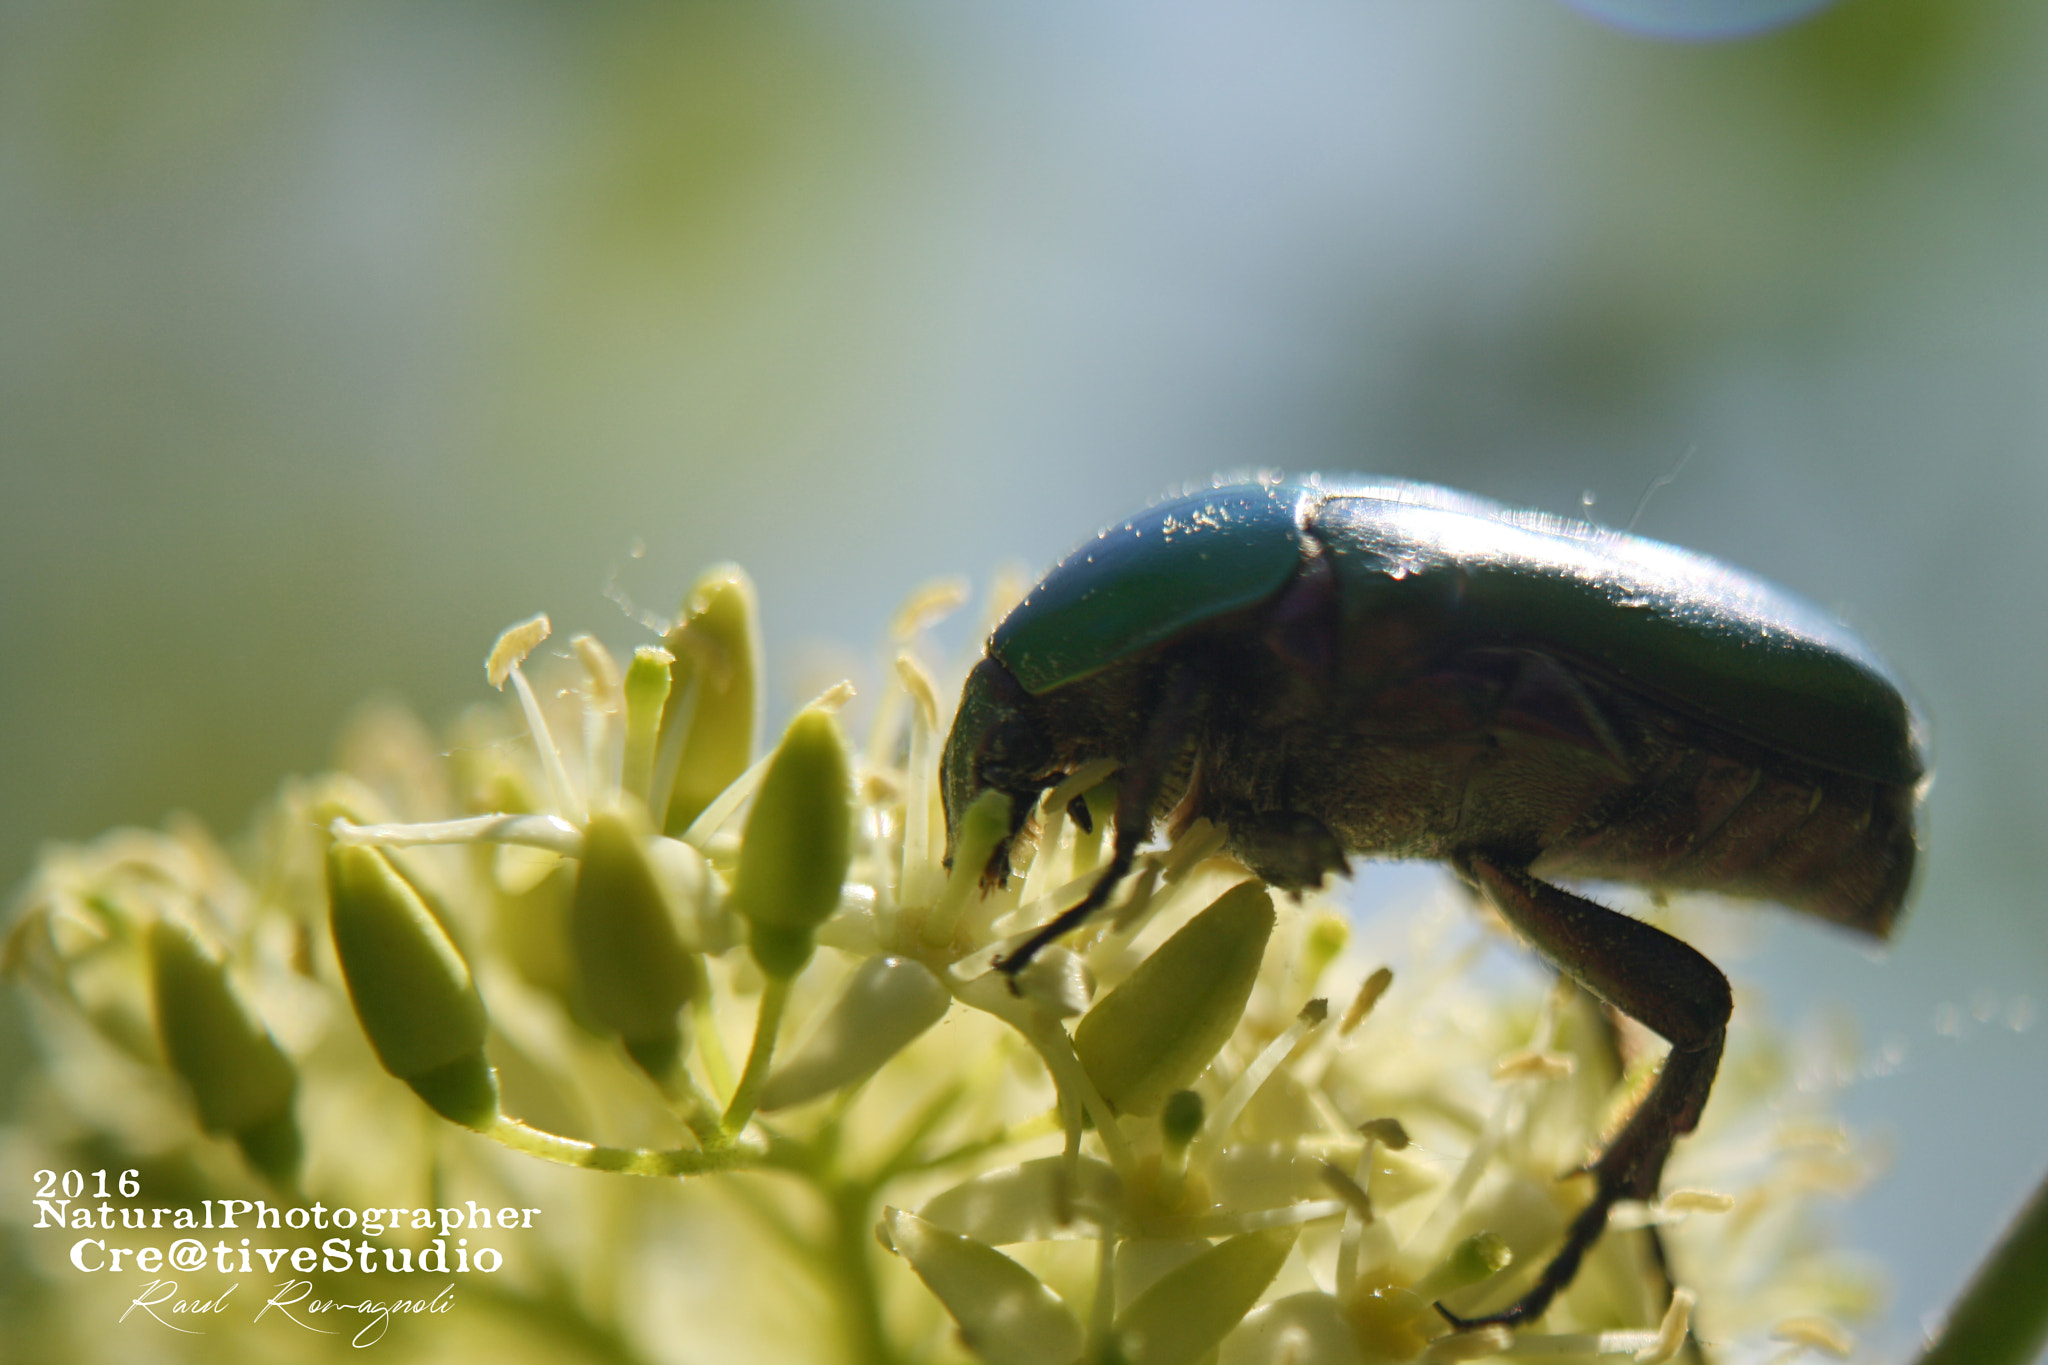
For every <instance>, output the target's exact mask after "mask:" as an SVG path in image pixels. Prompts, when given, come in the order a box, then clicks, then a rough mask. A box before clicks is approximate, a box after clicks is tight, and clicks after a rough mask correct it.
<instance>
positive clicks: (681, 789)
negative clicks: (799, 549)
mask: <svg viewBox="0 0 2048 1365" xmlns="http://www.w3.org/2000/svg"><path fill="white" fill-rule="evenodd" d="M663 643H664V644H666V645H667V646H668V652H669V653H670V654H672V655H673V656H675V662H674V663H673V664H672V665H670V679H671V681H670V685H669V694H668V704H667V708H666V709H665V710H664V712H663V714H662V723H661V747H662V749H663V750H664V751H668V750H669V748H670V746H671V745H679V746H680V749H679V753H680V757H679V760H678V762H677V764H676V768H675V780H674V782H673V783H672V784H671V785H670V787H669V790H668V792H667V797H668V801H667V813H666V815H665V816H664V817H663V831H664V832H665V833H668V834H671V835H676V834H681V833H682V832H683V831H684V830H686V829H688V828H689V827H690V822H691V821H692V820H695V819H696V818H697V816H698V815H699V814H700V813H701V812H702V811H703V809H704V808H705V807H706V806H708V805H710V804H711V801H712V798H713V797H715V796H717V795H718V794H719V793H720V792H722V791H724V790H725V789H726V788H727V787H729V786H731V785H732V783H733V780H734V779H736V778H737V777H739V775H740V774H741V773H743V772H745V771H746V770H747V765H748V764H749V763H751V762H752V761H753V756H754V735H755V734H756V732H758V731H759V730H760V728H761V683H760V676H761V622H760V612H759V610H758V609H757V608H756V606H755V604H754V584H753V580H752V579H750V578H748V577H747V575H746V572H745V571H744V570H743V569H741V568H740V567H739V566H738V565H736V564H720V565H718V566H716V567H714V568H711V569H708V570H706V571H705V572H704V574H703V576H702V577H700V578H698V580H697V582H696V585H695V586H694V587H692V588H691V589H690V596H689V600H688V602H687V603H686V604H685V606H684V608H683V619H682V621H681V622H680V623H678V624H677V626H676V627H675V629H673V630H671V631H670V632H669V633H668V638H667V639H666V640H665V641H664V642H663ZM678 725H686V726H688V729H687V731H686V732H684V733H683V734H681V735H677V734H674V733H673V731H674V730H675V728H676V727H677V726H678ZM658 771H659V770H657V772H658ZM649 804H650V805H651V806H653V808H654V809H656V810H660V809H661V808H662V806H661V802H660V800H659V798H658V797H657V798H656V800H655V801H653V802H650V803H649Z"/></svg>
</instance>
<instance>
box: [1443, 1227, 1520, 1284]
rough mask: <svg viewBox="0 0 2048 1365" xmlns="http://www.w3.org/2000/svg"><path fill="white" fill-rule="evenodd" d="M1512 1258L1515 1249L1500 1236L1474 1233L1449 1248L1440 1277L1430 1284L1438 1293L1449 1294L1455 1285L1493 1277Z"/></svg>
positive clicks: (1512, 1261) (1510, 1263) (1507, 1265)
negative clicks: (1512, 1249) (1448, 1255)
mask: <svg viewBox="0 0 2048 1365" xmlns="http://www.w3.org/2000/svg"><path fill="white" fill-rule="evenodd" d="M1514 1260H1515V1253H1514V1252H1513V1251H1511V1250H1509V1248H1508V1244H1507V1243H1506V1242H1504V1241H1502V1240H1501V1239H1500V1238H1499V1237H1497V1236H1495V1235H1494V1234H1493V1233H1491V1232H1481V1233H1475V1234H1474V1235H1472V1236H1470V1237H1467V1238H1466V1239H1465V1240H1464V1241H1462V1242H1460V1243H1458V1245H1457V1246H1456V1247H1454V1248H1453V1249H1452V1250H1451V1254H1450V1257H1449V1258H1448V1259H1447V1260H1445V1262H1444V1265H1443V1269H1442V1271H1441V1272H1440V1274H1441V1276H1442V1279H1441V1281H1440V1282H1438V1283H1435V1284H1432V1285H1431V1286H1430V1288H1432V1289H1435V1290H1436V1291H1437V1292H1438V1293H1440V1294H1448V1293H1450V1292H1451V1291H1452V1290H1454V1289H1463V1288H1465V1287H1466V1286H1468V1285H1475V1284H1478V1283H1479V1282H1480V1281H1481V1280H1489V1279H1492V1278H1493V1277H1494V1276H1495V1275H1498V1274H1500V1272H1501V1271H1503V1270H1506V1269H1507V1268H1508V1267H1509V1266H1510V1265H1512V1264H1514ZM1432 1278H1435V1277H1432Z"/></svg>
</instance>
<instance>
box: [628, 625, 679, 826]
mask: <svg viewBox="0 0 2048 1365" xmlns="http://www.w3.org/2000/svg"><path fill="white" fill-rule="evenodd" d="M674 664H675V656H674V655H672V654H670V653H669V652H668V651H667V650H665V649H662V648H660V647H659V646H657V645H642V646H640V648H638V649H636V650H634V651H633V662H632V663H630V664H628V665H627V666H626V682H625V694H626V743H625V751H624V757H623V761H622V764H621V768H620V773H619V785H620V786H621V787H622V788H624V789H625V791H626V792H628V793H629V794H631V795H632V796H634V797H637V798H638V799H639V800H642V801H645V800H647V799H648V796H649V787H650V785H651V784H652V782H653V780H654V756H655V754H656V752H657V749H656V746H657V745H658V744H659V743H660V741H661V713H662V712H663V711H664V710H665V709H667V707H668V694H669V686H670V683H671V680H672V673H671V669H672V667H673V665H674Z"/></svg>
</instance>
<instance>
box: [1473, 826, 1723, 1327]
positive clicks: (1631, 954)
mask: <svg viewBox="0 0 2048 1365" xmlns="http://www.w3.org/2000/svg"><path fill="white" fill-rule="evenodd" d="M1458 862H1459V864H1460V865H1461V867H1462V868H1463V870H1464V872H1465V875H1466V876H1468V877H1469V878H1471V880H1472V881H1473V882H1474V883H1475V884H1477V886H1478V887H1479V889H1480V890H1481V891H1483V892H1485V893H1486V897H1487V899H1488V900H1490V901H1492V902H1493V904H1494V906H1495V907H1496V908H1498V909H1499V910H1500V912H1501V914H1502V915H1504V916H1505V917H1506V918H1507V920H1508V922H1509V923H1510V924H1512V925H1514V926H1515V928H1516V929H1517V930H1518V931H1520V932H1521V934H1522V935H1523V936H1524V937H1525V938H1527V939H1528V940H1529V942H1530V944H1531V945H1532V946H1533V947H1534V948H1535V949H1536V951H1537V952H1539V953H1541V954H1542V955H1543V956H1544V957H1545V958H1547V959H1549V961H1550V962H1551V964H1552V965H1554V966H1555V967H1556V968H1557V969H1558V970H1559V971H1561V972H1563V973H1565V975H1567V976H1569V977H1571V978H1572V980H1574V981H1576V982H1577V983H1578V984H1579V985H1581V986H1583V987H1585V988H1586V989H1587V990H1588V991H1590V992H1592V993H1593V994H1594V995H1595V996H1598V997H1599V998H1600V999H1601V1000H1604V1001H1606V1002H1607V1003H1608V1004H1609V1005H1612V1006H1613V1007H1614V1008H1615V1009H1617V1010H1620V1011H1621V1012H1622V1013H1623V1014H1626V1015H1628V1016H1629V1017H1630V1018H1632V1019H1635V1020H1636V1021H1637V1022H1639V1023H1641V1024H1643V1025H1645V1026H1646V1027H1648V1028H1649V1029H1651V1030H1652V1031H1654V1032H1655V1033H1657V1034H1658V1035H1660V1036H1661V1037H1663V1038H1664V1039H1665V1040H1666V1041H1668V1042H1669V1043H1670V1044H1671V1051H1670V1054H1669V1055H1668V1056H1667V1057H1666V1058H1665V1060H1664V1069H1663V1070H1662V1071H1661V1072H1660V1073H1659V1074H1658V1076H1657V1083H1656V1084H1655V1085H1654V1086H1653V1087H1652V1088H1651V1090H1650V1093H1649V1095H1648V1096H1646V1097H1645V1098H1644V1100H1643V1102H1642V1103H1641V1104H1640V1105H1639V1106H1637V1108H1636V1111H1635V1113H1634V1114H1632V1115H1630V1116H1629V1120H1628V1122H1627V1124H1626V1125H1624V1126H1623V1128H1622V1130H1621V1132H1620V1134H1619V1135H1618V1136H1616V1137H1615V1139H1614V1141H1613V1142H1611V1143H1610V1144H1609V1145H1608V1147H1607V1150H1606V1151H1604V1152H1602V1153H1601V1154H1600V1157H1599V1159H1598V1160H1596V1161H1594V1162H1593V1164H1592V1166H1591V1168H1590V1169H1591V1171H1592V1174H1593V1177H1594V1188H1593V1199H1592V1202H1591V1203H1589V1204H1587V1205H1586V1207H1585V1208H1584V1209H1582V1210H1581V1211H1580V1212H1579V1215H1578V1217H1577V1218H1575V1219H1573V1220H1572V1224H1571V1227H1570V1228H1569V1229H1568V1230H1567V1231H1566V1233H1565V1239H1564V1245H1563V1246H1561V1247H1559V1248H1558V1250H1557V1253H1556V1254H1555V1255H1554V1256H1552V1257H1551V1260H1550V1264H1548V1265H1546V1266H1545V1267H1544V1268H1543V1273H1542V1275H1540V1276H1539V1277H1538V1278H1537V1281H1536V1283H1535V1285H1534V1286H1532V1287H1531V1288H1530V1290H1529V1292H1528V1293H1526V1294H1524V1295H1523V1296H1522V1297H1521V1298H1520V1299H1518V1300H1517V1301H1516V1302H1515V1303H1514V1304H1513V1305H1511V1306H1510V1307H1508V1308H1506V1309H1504V1310H1502V1311H1501V1312H1498V1313H1490V1314H1488V1315H1486V1316H1484V1317H1478V1318H1461V1317H1459V1316H1457V1315H1456V1314H1454V1313H1452V1312H1450V1311H1449V1310H1447V1309H1445V1308H1444V1307H1443V1306H1442V1305H1441V1304H1439V1305H1438V1306H1437V1311H1438V1312H1440V1313H1442V1314H1443V1315H1444V1317H1445V1318H1447V1319H1448V1320H1449V1321H1450V1322H1451V1324H1452V1325H1453V1326H1455V1327H1458V1328H1460V1329H1465V1328H1471V1327H1483V1326H1489V1325H1492V1324H1496V1323H1497V1324H1500V1325H1502V1326H1507V1327H1513V1326H1517V1325H1519V1324H1521V1323H1524V1322H1528V1321H1530V1320H1531V1319H1533V1318H1537V1317H1540V1316H1541V1315H1542V1313H1543V1310H1544V1309H1546V1308H1548V1307H1549V1306H1550V1301H1551V1300H1552V1299H1553V1298H1555V1297H1556V1296H1557V1294H1558V1291H1559V1290H1561V1289H1563V1288H1564V1287H1565V1286H1566V1285H1568V1284H1570V1283H1571V1281H1572V1276H1573V1275H1575V1274H1576V1273H1577V1272H1578V1268H1579V1262H1580V1261H1581V1260H1582V1259H1583V1258H1584V1257H1585V1254H1586V1252H1587V1251H1589V1250H1590V1249H1591V1248H1592V1246H1593V1243H1594V1242H1596V1241H1598V1240H1599V1238H1600V1233H1601V1232H1602V1230H1604V1229H1605V1228H1606V1226H1607V1215H1608V1212H1609V1211H1610V1210H1611V1209H1612V1208H1613V1207H1614V1205H1615V1204H1616V1203H1618V1202H1619V1201H1621V1200H1624V1199H1654V1198H1655V1197H1656V1195H1657V1188H1658V1184H1659V1182H1660V1181H1661V1180H1662V1179H1663V1175H1664V1161H1665V1158H1666V1157H1668V1156H1670V1155H1671V1145H1672V1143H1673V1142H1675V1141H1676V1140H1677V1139H1678V1138H1679V1137H1681V1136H1682V1135H1684V1134H1686V1133H1690V1132H1691V1131H1692V1130H1693V1129H1694V1128H1695V1127H1697V1126H1698V1125H1699V1120H1700V1111H1701V1110H1702V1109H1703V1108H1705V1107H1706V1103H1707V1093H1708V1092H1709V1091H1710V1090H1711V1089H1712V1088H1713V1084H1714V1073H1715V1071H1716V1070H1718V1069H1719V1067H1720V1064H1721V1046H1722V1044H1723V1042H1724V1041H1725V1040H1726V1038H1727V1034H1728V1016H1729V1015H1730V1013H1732V1012H1733V1010H1734V997H1733V995H1732V994H1731V993H1730V991H1729V988H1728V978H1727V977H1725V976H1723V975H1722V974H1721V971H1720V969H1719V968H1718V967H1716V966H1714V964H1713V963H1711V962H1709V961H1708V960H1707V959H1706V958H1705V957H1703V956H1701V955H1700V954H1699V952H1697V951H1696V950H1694V949H1693V948H1692V947H1691V946H1689V945H1688V944H1685V943H1682V942H1680V941H1679V940H1678V939H1675V938H1673V937H1672V936H1671V935H1669V934H1667V933H1665V932H1664V931H1663V930H1661V929H1657V928H1654V927H1652V926H1650V925H1648V924H1645V923H1643V922H1642V921H1641V920H1638V919H1631V918H1630V917H1629V916H1627V915H1624V914H1620V913H1618V912H1617V911H1613V910H1609V909H1608V908H1607V907H1605V906H1602V905H1595V904H1594V903H1593V902H1592V901H1589V900H1587V899H1585V898H1584V897H1582V896H1575V895H1573V894H1571V893H1570V892H1569V891H1565V890H1561V889H1560V888H1558V887H1555V886H1552V885H1550V884H1549V883H1548V882H1544V881H1539V880H1537V879H1536V878H1535V877H1532V876H1530V875H1529V873H1528V872H1527V871H1525V870H1524V869H1522V868H1520V867H1517V866H1514V865H1512V864H1510V863H1508V862H1505V861H1500V860H1496V859H1494V858H1491V857H1488V856H1487V855H1485V854H1483V853H1469V854H1466V855H1464V856H1463V857H1461V858H1460V859H1459V860H1458Z"/></svg>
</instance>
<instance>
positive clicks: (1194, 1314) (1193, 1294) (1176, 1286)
mask: <svg viewBox="0 0 2048 1365" xmlns="http://www.w3.org/2000/svg"><path fill="white" fill-rule="evenodd" d="M1295 1232H1296V1229H1294V1228H1268V1229H1266V1230H1264V1231H1261V1232H1247V1233H1243V1234H1241V1235H1239V1236H1236V1237H1232V1238H1231V1239H1229V1240H1228V1241H1225V1242H1218V1243H1217V1244H1216V1245H1215V1246H1212V1247H1210V1248H1209V1249H1208V1250H1207V1251H1205V1252H1203V1253H1201V1254H1200V1255H1199V1256H1196V1257H1195V1258H1194V1259H1193V1260H1191V1261H1188V1262H1186V1263H1184V1264H1182V1265H1180V1266H1178V1267H1176V1268H1174V1269H1173V1270H1170V1271H1168V1272H1167V1273H1166V1274H1165V1275H1163V1276H1161V1277H1160V1278H1159V1279H1158V1280H1157V1281H1155V1282H1154V1283H1153V1285H1152V1287H1151V1288H1149V1289H1147V1290H1146V1291H1145V1292H1144V1293H1142V1294H1140V1295H1139V1296H1138V1297H1137V1299H1136V1301H1134V1302H1133V1303H1132V1304H1131V1306H1130V1307H1128V1308H1126V1309H1124V1311H1123V1312H1121V1313H1119V1314H1118V1315H1117V1319H1116V1326H1115V1328H1114V1329H1113V1331H1114V1333H1115V1341H1116V1355H1117V1358H1118V1359H1119V1360H1122V1361H1127V1362H1130V1365H1194V1362H1196V1361H1198V1360H1200V1359H1202V1358H1203V1357H1204V1356H1206V1355H1208V1354H1209V1353H1210V1352H1211V1351H1214V1350H1215V1349H1216V1347H1217V1346H1218V1345H1219V1344H1220V1343H1221V1342H1222V1340H1223V1338H1224V1337H1225V1336H1227V1335H1228V1334H1229V1332H1230V1329H1231V1328H1233V1327H1235V1326H1237V1324H1238V1323H1239V1322H1241V1321H1243V1320H1244V1315H1245V1314H1247V1313H1249V1312H1251V1311H1252V1309H1253V1308H1254V1307H1255V1306H1256V1305H1257V1304H1258V1301H1259V1296H1260V1295H1261V1294H1263V1293H1265V1292H1266V1286H1267V1285H1269V1284H1271V1283H1272V1282H1273V1277H1274V1276H1275V1275H1278V1274H1279V1273H1280V1267H1281V1265H1282V1264H1283V1263H1284V1262H1285V1261H1286V1260H1287V1253H1288V1252H1289V1251H1291V1250H1293V1249H1294V1237H1295Z"/></svg>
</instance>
